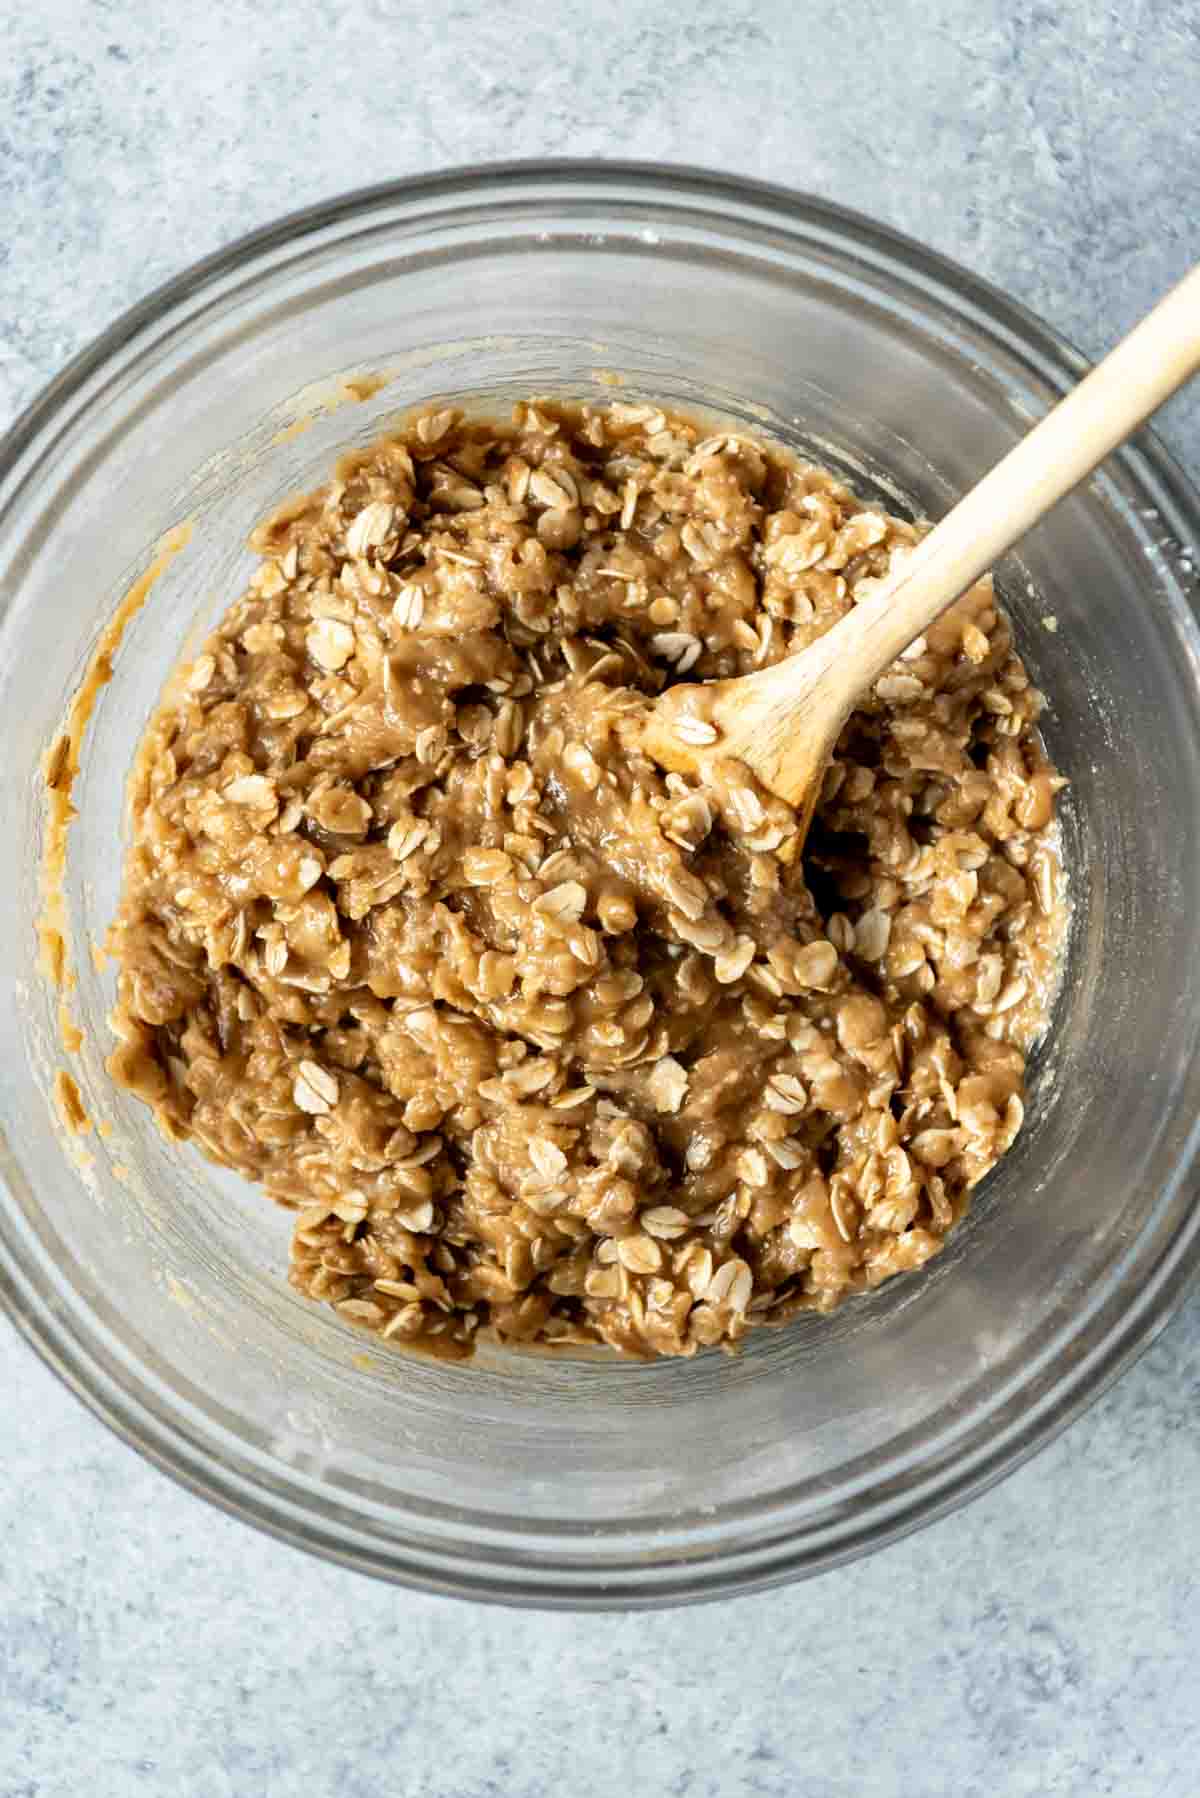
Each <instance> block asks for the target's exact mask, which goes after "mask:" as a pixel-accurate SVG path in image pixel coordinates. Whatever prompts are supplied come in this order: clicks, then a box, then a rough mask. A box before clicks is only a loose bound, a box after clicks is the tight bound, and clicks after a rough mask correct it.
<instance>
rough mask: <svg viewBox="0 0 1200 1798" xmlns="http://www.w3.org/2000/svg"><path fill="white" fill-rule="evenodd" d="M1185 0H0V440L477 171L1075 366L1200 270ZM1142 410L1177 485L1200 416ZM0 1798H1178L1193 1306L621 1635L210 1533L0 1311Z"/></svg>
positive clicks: (1199, 1532)
mask: <svg viewBox="0 0 1200 1798" xmlns="http://www.w3.org/2000/svg"><path fill="white" fill-rule="evenodd" d="M1198 75H1200V13H1198V12H1197V10H1196V7H1195V5H1194V3H1193V0H1127V3H1125V4H1122V5H1120V6H1117V5H1114V4H1111V3H1109V0H1060V3H1058V4H1055V3H1054V0H1015V3H1014V0H922V3H921V4H917V3H916V0H890V3H886V0H885V3H884V4H883V5H880V4H879V0H843V4H840V5H838V6H813V7H802V6H796V5H794V4H791V3H785V0H758V3H757V4H755V3H752V0H692V3H691V4H688V3H687V0H684V4H683V5H682V6H681V7H680V8H679V9H678V10H676V11H675V12H674V13H673V14H672V13H670V12H669V11H668V9H667V8H666V7H664V6H663V5H662V4H661V0H590V3H585V0H558V3H557V4H556V5H554V6H544V5H543V6H533V5H532V4H529V3H528V0H510V4H509V5H507V6H502V7H501V6H495V5H488V4H484V0H442V3H441V4H439V5H431V6H418V5H414V4H412V3H411V0H360V3H359V4H357V5H356V4H351V3H349V0H324V3H323V4H321V5H319V6H318V5H315V4H309V3H305V0H300V3H297V0H278V3H277V4H275V5H273V6H270V7H264V6H261V5H258V4H250V0H212V3H210V4H204V5H200V4H197V3H196V0H174V3H173V4H171V5H162V6H148V5H141V4H138V3H137V0H94V3H93V4H87V5H84V4H70V3H69V0H40V4H39V5H37V6H36V7H31V6H26V5H17V4H15V0H0V425H3V424H5V423H7V422H8V420H9V418H10V417H11V416H12V415H14V414H15V413H16V412H17V410H18V409H19V408H20V407H21V406H22V405H23V404H24V403H25V401H26V400H28V399H29V398H30V397H32V395H33V393H34V392H35V391H36V389H37V388H38V386H39V385H40V384H41V383H42V382H43V381H45V380H46V379H47V378H48V377H49V376H50V375H51V374H52V373H53V372H54V370H55V369H56V368H57V367H58V366H59V365H60V364H61V363H62V361H63V360H64V359H65V358H66V357H67V356H69V355H70V354H71V353H72V352H73V351H74V350H75V349H77V348H78V347H79V346H80V345H82V344H83V343H85V342H86V341H87V340H88V339H89V338H90V337H91V336H92V335H93V333H95V332H96V331H97V330H98V329H99V328H100V327H101V326H103V325H104V324H106V323H107V322H108V321H109V320H110V319H111V318H112V317H113V316H114V315H115V314H116V313H117V312H118V311H119V310H120V309H121V308H122V307H124V306H126V305H127V304H128V303H129V302H130V301H132V300H134V299H136V298H137V297H138V296H139V295H140V294H142V293H143V292H144V291H145V289H146V288H148V287H149V286H151V285H152V284H153V283H155V282H157V281H159V280H160V279H162V278H163V277H164V276H166V275H169V274H170V273H172V272H173V271H175V270H177V269H179V268H180V267H182V266H183V265H184V264H186V263H187V262H189V261H190V260H191V259H192V258H193V257H195V256H197V255H200V254H202V253H204V252H206V251H208V250H210V249H213V248H214V247H216V246H217V245H219V244H221V243H222V242H224V241H227V240H228V239H229V238H230V237H232V236H234V235H235V234H237V233H239V232H241V231H243V230H245V229H247V228H248V227H250V226H253V225H257V224H260V223H262V222H264V221H266V220H268V219H269V218H271V217H272V216H273V215H274V214H277V213H279V212H280V211H283V210H284V209H286V208H289V207H293V206H296V205H299V204H302V203H304V202H306V201H310V200H313V199H316V198H318V197H321V196H323V195H328V194H331V193H334V192H336V191H337V190H339V189H342V188H345V187H349V186H352V185H356V184H358V183H360V182H362V181H365V180H371V179H377V178H382V177H385V176H388V175H396V174H402V173H408V172H412V171H416V170H422V169H428V168H432V167H435V166H437V165H440V164H447V163H453V162H463V161H469V160H472V159H483V158H488V157H496V156H512V155H536V154H542V153H553V154H602V155H631V156H640V157H657V158H664V159H673V160H683V161H696V162H708V163H711V164H715V165H721V166H724V167H728V168H732V169H737V170H741V171H744V172H747V173H750V174H754V175H761V176H766V177H769V178H771V179H774V180H778V181H784V182H789V183H792V184H794V185H797V186H804V187H808V188H811V189H814V190H816V191H817V192H819V193H822V194H825V195H828V196H830V197H832V198H835V199H838V200H841V201H845V202H848V203H850V204H852V205H855V206H858V207H861V208H863V209H865V210H867V211H870V212H873V213H875V214H876V215H878V216H879V217H881V218H883V219H885V220H887V221H889V222H891V223H892V224H894V225H897V226H900V227H902V228H903V229H905V230H907V231H910V232H912V233H914V234H916V235H917V236H920V237H922V238H924V239H926V240H927V241H928V242H930V243H932V244H933V245H935V246H936V247H937V248H939V249H942V250H945V251H947V252H949V253H950V254H952V255H954V256H957V257H959V258H961V259H962V260H963V261H965V262H967V263H969V264H971V265H972V266H973V267H975V268H976V269H978V270H979V271H981V272H982V273H983V274H985V275H987V276H989V277H990V278H991V279H992V280H994V281H997V282H999V283H1000V284H1001V285H1002V286H1004V287H1006V288H1008V289H1010V290H1011V291H1012V292H1014V293H1015V294H1017V295H1018V296H1019V297H1021V298H1022V299H1024V300H1025V301H1027V302H1028V303H1029V304H1031V305H1032V306H1034V307H1035V308H1037V309H1038V310H1039V311H1041V312H1042V313H1043V314H1044V315H1046V316H1047V317H1048V318H1050V319H1051V320H1053V322H1054V323H1055V324H1057V325H1058V326H1059V327H1060V328H1061V329H1062V330H1063V331H1064V332H1066V334H1067V335H1068V336H1070V337H1072V338H1073V339H1075V341H1076V342H1078V343H1079V344H1080V345H1081V346H1082V347H1083V348H1085V349H1087V350H1089V351H1093V352H1095V351H1099V350H1100V349H1101V348H1102V347H1103V346H1104V345H1105V344H1106V343H1107V342H1108V341H1109V340H1110V339H1111V338H1112V337H1113V336H1114V335H1115V334H1116V333H1117V332H1118V331H1120V330H1121V329H1122V328H1123V327H1124V326H1126V325H1127V324H1128V323H1130V322H1131V321H1132V320H1133V318H1134V317H1135V316H1136V315H1137V313H1138V312H1139V311H1141V310H1142V309H1143V308H1144V307H1146V306H1147V305H1148V304H1149V303H1150V301H1151V300H1152V299H1153V298H1154V296H1155V295H1156V294H1157V293H1158V292H1159V291H1160V290H1161V289H1162V288H1163V287H1164V286H1165V285H1166V284H1167V283H1168V282H1169V281H1170V280H1171V278H1172V277H1174V276H1177V275H1179V274H1180V273H1182V271H1183V270H1184V268H1185V267H1186V266H1187V265H1188V263H1189V262H1190V261H1191V260H1192V259H1193V258H1195V257H1196V256H1197V255H1198V254H1200V223H1198V222H1197V215H1196V194H1197V188H1198V185H1200V136H1198V135H1197V132H1196V127H1195V106H1196V91H1197V77H1198ZM1164 430H1165V434H1166V435H1167V437H1168V439H1169V440H1170V441H1171V442H1172V444H1173V445H1174V447H1175V448H1176V450H1177V452H1178V453H1179V454H1180V456H1181V457H1182V458H1183V460H1184V461H1185V462H1186V463H1188V464H1189V465H1190V466H1191V468H1192V471H1193V472H1194V473H1200V403H1198V402H1197V400H1196V399H1185V400H1182V401H1178V402H1176V403H1175V405H1174V406H1173V408H1172V409H1171V411H1170V412H1169V414H1168V415H1167V417H1166V419H1165V423H1164ZM0 1354H2V1357H3V1360H2V1365H3V1370H4V1373H3V1378H2V1379H0V1798H59V1794H67V1793H87V1795H88V1798H118V1795H120V1798H133V1795H134V1794H138V1793H143V1792H144V1793H148V1794H160V1793H161V1794H171V1795H172V1798H176V1795H186V1798H193V1795H194V1798H251V1795H253V1798H300V1795H301V1794H303V1795H304V1798H314V1795H315V1794H325V1793H328V1794H331V1795H336V1798H368V1795H370V1798H409V1795H411V1798H417V1795H418V1794H421V1795H425V1794H429V1795H430V1798H486V1795H495V1798H547V1795H548V1794H551V1793H558V1792H559V1791H567V1790H569V1791H570V1792H571V1793H572V1794H573V1798H590V1795H592V1794H608V1793H612V1792H616V1791H620V1790H623V1789H632V1788H634V1787H635V1786H636V1789H639V1790H646V1791H653V1792H655V1793H660V1794H662V1795H663V1798H668V1795H670V1798H717V1795H718V1794H719V1795H720V1798H733V1795H736V1794H741V1793H747V1794H764V1795H770V1798H774V1795H775V1794H779V1795H781V1798H782V1795H784V1794H786V1795H787V1798H857V1795H858V1794H871V1795H872V1798H893V1795H894V1798H900V1795H901V1794H904V1795H905V1798H925V1795H926V1794H930V1795H932V1794H941V1793H953V1794H955V1798H1008V1795H1012V1798H1018V1795H1021V1798H1024V1795H1028V1798H1035V1795H1036V1798H1042V1795H1043V1794H1069V1795H1070V1798H1094V1795H1098V1794H1103V1793H1116V1794H1120V1795H1121V1798H1193V1795H1194V1793H1195V1792H1196V1790H1197V1789H1198V1782H1200V1775H1198V1774H1197V1772H1196V1768H1197V1766H1198V1765H1200V1680H1198V1678H1197V1674H1196V1667H1197V1664H1198V1663H1200V1579H1198V1572H1197V1569H1198V1566H1200V1302H1197V1301H1193V1302H1192V1304H1191V1305H1190V1306H1189V1307H1188V1308H1187V1309H1186V1310H1185V1312H1184V1313H1183V1315H1182V1316H1180V1317H1179V1318H1178V1319H1177V1321H1176V1322H1175V1323H1174V1324H1173V1326H1172V1327H1171V1328H1170V1329H1169V1330H1168V1332H1167V1333H1166V1335H1165V1336H1164V1337H1163V1338H1162V1339H1161V1340H1160V1342H1159V1343H1158V1344H1157V1346H1156V1347H1155V1348H1154V1349H1153V1350H1152V1351H1151V1352H1150V1353H1149V1354H1148V1355H1147V1356H1146V1357H1145V1358H1144V1359H1143V1360H1142V1362H1141V1363H1140V1364H1139V1365H1138V1367H1137V1368H1136V1369H1135V1370H1134V1371H1133V1372H1131V1373H1130V1374H1129V1375H1128V1376H1127V1377H1126V1378H1125V1379H1124V1380H1123V1381H1122V1382H1121V1383H1120V1384H1119V1385H1118V1386H1117V1387H1116V1388H1115V1389H1114V1390H1113V1391H1112V1392H1110V1393H1109V1394H1108V1395H1107V1396H1106V1397H1105V1398H1104V1399H1103V1400H1102V1401H1101V1402H1100V1403H1099V1404H1098V1405H1097V1406H1096V1407H1095V1408H1094V1409H1093V1410H1092V1411H1091V1412H1090V1414H1089V1415H1088V1416H1087V1417H1085V1418H1084V1419H1083V1420H1082V1421H1080V1422H1079V1423H1077V1424H1076V1425H1075V1426H1074V1428H1073V1429H1071V1430H1070V1431H1069V1432H1068V1433H1067V1435H1066V1436H1065V1437H1063V1438H1062V1439H1061V1440H1060V1441H1059V1442H1058V1443H1056V1444H1055V1445H1054V1446H1053V1447H1052V1448H1050V1449H1049V1450H1047V1451H1046V1452H1045V1453H1044V1454H1043V1455H1041V1457H1040V1458H1039V1459H1038V1460H1036V1461H1035V1462H1034V1463H1033V1464H1032V1465H1030V1466H1028V1467H1027V1468H1025V1469H1024V1470H1023V1471H1021V1472H1020V1473H1018V1474H1017V1475H1015V1476H1014V1477H1013V1478H1012V1479H1010V1480H1009V1481H1008V1482H1007V1483H1006V1484H1004V1485H1003V1486H1002V1487H1001V1488H1000V1489H998V1490H997V1491H995V1492H993V1493H992V1494H991V1495H989V1496H988V1497H986V1498H984V1499H982V1500H980V1501H978V1502H977V1503H976V1504H974V1505H973V1506H971V1507H970V1508H969V1509H968V1510H967V1511H965V1512H963V1513H960V1514H959V1515H957V1516H956V1517H954V1518H951V1519H949V1520H947V1521H945V1522H942V1523H940V1524H938V1525H937V1526H936V1527H934V1528H932V1529H930V1530H928V1531H926V1532H925V1533H924V1534H922V1535H920V1536H918V1537H916V1538H914V1539H912V1540H910V1541H908V1542H906V1543H903V1544H901V1545H899V1546H896V1547H893V1548H892V1549H890V1550H888V1551H886V1552H885V1553H883V1554H881V1555H879V1556H877V1557H876V1558H874V1559H873V1560H871V1561H869V1562H866V1563H861V1564H859V1565H857V1566H856V1567H853V1568H851V1569H847V1570H844V1571H841V1572H838V1573H835V1574H831V1575H828V1576H826V1577H825V1578H824V1579H822V1580H819V1581H817V1582H815V1583H813V1584H810V1585H808V1586H805V1587H801V1588H795V1589H792V1590H790V1591H783V1592H779V1593H777V1594H773V1595H770V1596H767V1597H760V1598H754V1599H747V1600H741V1601H737V1602H733V1603H727V1604H723V1605H721V1606H718V1607H710V1608H708V1609H704V1610H700V1611H691V1612H676V1613H673V1614H665V1615H660V1616H652V1617H607V1618H590V1619H586V1618H577V1617H561V1616H560V1617H545V1616H536V1615H512V1614H506V1613H503V1612H498V1611H489V1610H483V1609H477V1608H474V1607H468V1606H464V1605H460V1604H454V1603H451V1602H449V1601H441V1600H434V1599H427V1598H419V1597H415V1596H411V1595H408V1594H405V1593H401V1592H394V1591H389V1590H386V1589H383V1588H380V1587H376V1586H373V1585H371V1584H369V1583H368V1582H365V1581H363V1580H361V1579H358V1578H355V1577H351V1576H349V1575H346V1574H343V1573H340V1572H338V1571H336V1570H334V1569H332V1568H328V1567H324V1566H321V1565H318V1564H316V1563H313V1562H310V1561H307V1560H305V1559H303V1558H302V1557H300V1556H298V1555H296V1554H294V1553H292V1552H290V1551H289V1550H286V1549H284V1548H281V1547H279V1546H277V1545H275V1544H274V1543H272V1542H269V1541H267V1540H264V1539H262V1538H260V1537H258V1536H256V1535H254V1534H252V1533H251V1532H250V1531H248V1530H247V1529H245V1528H243V1527H241V1526H240V1525H238V1524H236V1523H233V1522H231V1521H229V1520H228V1519H226V1518H224V1517H222V1516H218V1515H217V1514H216V1513H214V1512H212V1511H210V1510H208V1509H207V1508H205V1507H204V1506H203V1505H201V1504H200V1503H199V1502H198V1501H196V1500H194V1499H192V1498H190V1497H188V1496H186V1495H185V1494H184V1493H182V1492H180V1491H178V1490H177V1489H176V1488H175V1487H174V1486H172V1485H171V1484H169V1483H168V1482H167V1481H166V1480H164V1479H163V1478H161V1477H160V1476H159V1475H158V1474H157V1473H155V1472H153V1471H151V1470H150V1469H149V1468H148V1467H146V1466H144V1465H142V1463H141V1462H139V1461H138V1460H137V1459H136V1458H135V1457H134V1456H133V1455H132V1454H131V1453H130V1452H129V1451H128V1450H126V1449H125V1448H124V1447H122V1446H121V1445H119V1444H118V1443H117V1442H116V1441H115V1440H113V1439H112V1438H110V1437H109V1436H108V1435H107V1434H106V1432H105V1431H104V1430H103V1429H102V1428H101V1427H100V1426H99V1425H98V1424H96V1423H94V1422H93V1421H92V1420H91V1419H90V1418H89V1417H88V1416H87V1415H85V1413H84V1412H83V1411H82V1410H81V1409H80V1407H79V1406H78V1405H77V1404H76V1403H75V1401H74V1400H73V1399H71V1398H70V1397H68V1395H67V1394H66V1393H65V1392H64V1391H62V1390H61V1389H60V1388H59V1386H58V1385H57V1384H56V1382H55V1381H54V1380H53V1379H52V1377H51V1376H50V1375H49V1374H48V1373H47V1372H46V1371H45V1370H44V1369H43V1368H42V1367H41V1366H40V1365H39V1364H38V1363H36V1362H35V1361H34V1359H33V1357H32V1356H31V1355H30V1354H29V1353H28V1352H27V1351H26V1349H25V1348H24V1347H23V1346H22V1345H21V1344H20V1343H19V1342H18V1341H17V1339H16V1337H15V1336H14V1335H13V1333H12V1332H11V1331H10V1330H8V1329H6V1328H4V1329H0Z"/></svg>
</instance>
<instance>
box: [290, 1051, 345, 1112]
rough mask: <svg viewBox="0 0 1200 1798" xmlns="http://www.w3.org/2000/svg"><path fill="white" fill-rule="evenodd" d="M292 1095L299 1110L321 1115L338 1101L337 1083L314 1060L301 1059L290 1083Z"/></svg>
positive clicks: (333, 1077)
mask: <svg viewBox="0 0 1200 1798" xmlns="http://www.w3.org/2000/svg"><path fill="white" fill-rule="evenodd" d="M292 1097H293V1099H294V1100H295V1102H296V1104H297V1105H298V1106H299V1108H300V1110H301V1111H307V1112H309V1113H310V1114H311V1115H312V1116H314V1117H321V1116H323V1115H324V1114H325V1113H326V1112H327V1111H329V1110H330V1109H331V1107H333V1106H334V1105H336V1104H337V1101H338V1083H337V1079H336V1077H335V1076H334V1075H333V1074H330V1073H329V1072H328V1071H327V1070H326V1069H325V1068H323V1067H322V1066H321V1065H320V1063H319V1062H316V1061H302V1062H301V1063H300V1067H299V1071H298V1072H297V1074H296V1078H295V1081H294V1083H293V1085H292Z"/></svg>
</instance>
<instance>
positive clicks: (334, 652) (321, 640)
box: [304, 618, 354, 674]
mask: <svg viewBox="0 0 1200 1798" xmlns="http://www.w3.org/2000/svg"><path fill="white" fill-rule="evenodd" d="M304 642H305V647H306V648H307V650H308V653H309V655H310V656H311V657H312V659H313V661H314V662H316V663H317V665H318V667H321V668H326V669H328V670H329V672H330V673H331V674H336V673H337V671H338V669H339V668H344V667H345V666H346V663H347V662H348V661H349V660H350V657H351V656H352V655H353V654H354V632H353V631H352V630H351V629H350V626H349V625H348V624H340V623H339V622H338V620H337V619H336V618H318V620H317V621H316V623H315V624H312V625H310V626H309V629H308V632H307V634H306V636H305V639H304Z"/></svg>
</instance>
